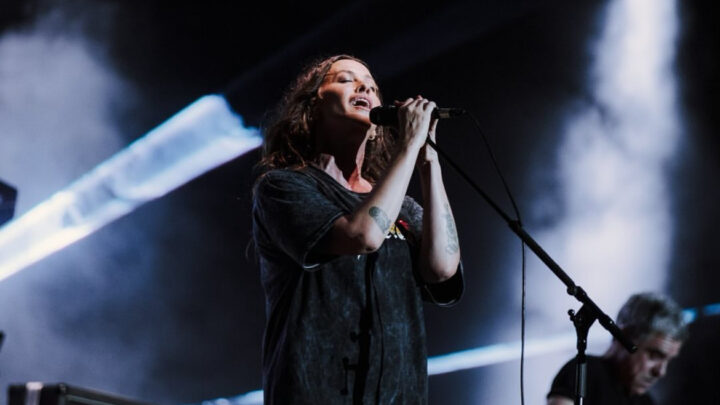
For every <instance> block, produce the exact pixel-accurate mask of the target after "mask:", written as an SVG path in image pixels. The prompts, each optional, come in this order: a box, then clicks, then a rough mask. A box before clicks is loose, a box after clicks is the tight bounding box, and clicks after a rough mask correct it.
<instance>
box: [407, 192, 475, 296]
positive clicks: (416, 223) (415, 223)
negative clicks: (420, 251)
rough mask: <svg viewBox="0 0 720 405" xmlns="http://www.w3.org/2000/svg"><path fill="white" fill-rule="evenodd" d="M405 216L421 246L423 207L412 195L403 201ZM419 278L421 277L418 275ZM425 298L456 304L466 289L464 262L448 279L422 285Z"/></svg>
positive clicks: (415, 240)
mask: <svg viewBox="0 0 720 405" xmlns="http://www.w3.org/2000/svg"><path fill="white" fill-rule="evenodd" d="M402 213H403V216H405V217H406V219H407V222H408V225H409V226H408V228H409V231H410V233H411V234H412V239H411V240H413V241H414V243H416V244H417V245H418V246H417V248H419V246H420V240H421V237H422V217H423V208H422V207H421V206H420V204H418V203H417V201H415V200H414V199H413V198H412V197H409V196H406V197H405V200H404V201H403V210H402ZM418 280H420V277H419V276H418ZM422 287H423V288H422V297H423V300H425V301H428V302H432V303H433V304H435V305H439V306H452V305H455V304H456V303H457V302H458V301H460V298H461V297H462V295H463V292H464V291H465V279H464V274H463V265H462V262H460V263H459V264H458V268H457V271H456V272H455V274H454V275H453V276H452V277H450V278H449V279H448V280H445V281H443V282H442V283H437V284H427V283H424V284H423V286H422Z"/></svg>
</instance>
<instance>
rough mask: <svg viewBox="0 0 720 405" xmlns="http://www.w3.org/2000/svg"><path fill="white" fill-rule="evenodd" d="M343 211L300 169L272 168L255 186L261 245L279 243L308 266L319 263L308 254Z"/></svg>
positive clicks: (305, 266) (308, 267)
mask: <svg viewBox="0 0 720 405" xmlns="http://www.w3.org/2000/svg"><path fill="white" fill-rule="evenodd" d="M344 214H345V212H344V211H343V209H342V208H341V207H339V206H338V205H337V204H335V203H334V202H333V201H331V200H330V199H328V198H327V197H326V196H325V195H324V194H323V193H322V192H321V191H320V189H319V188H318V184H317V181H316V180H314V179H313V178H312V177H310V176H308V175H306V174H304V173H301V172H297V171H291V170H275V171H270V172H268V173H266V174H265V175H264V176H263V177H262V178H260V179H259V180H258V182H257V183H256V185H255V190H254V195H253V221H254V227H255V229H254V232H255V240H256V243H257V245H258V247H259V248H260V249H264V248H266V247H267V245H269V244H271V245H273V246H276V247H277V248H279V249H280V250H282V251H283V252H284V253H285V254H287V255H288V256H289V257H290V258H291V259H292V260H293V261H294V262H296V263H297V264H299V265H300V266H302V267H303V268H305V269H311V268H314V267H316V266H318V265H319V264H320V263H318V262H308V253H309V252H310V251H311V250H312V249H313V247H314V246H315V245H316V244H317V242H318V241H319V240H320V239H321V238H322V237H323V236H324V235H325V233H327V231H328V230H329V229H330V228H331V227H332V225H333V223H334V222H335V220H336V219H337V218H338V217H340V216H342V215H344Z"/></svg>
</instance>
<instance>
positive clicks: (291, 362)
mask: <svg viewBox="0 0 720 405" xmlns="http://www.w3.org/2000/svg"><path fill="white" fill-rule="evenodd" d="M365 196H366V194H360V193H354V192H352V191H349V190H347V189H346V188H344V187H342V186H341V185H340V184H339V183H337V182H336V181H335V180H334V179H332V178H331V177H330V176H329V175H327V174H326V173H324V172H323V171H321V170H319V169H316V168H313V167H307V168H305V169H302V170H273V171H270V172H268V173H266V174H265V175H264V176H263V177H261V178H260V179H259V180H258V182H257V184H256V186H255V193H254V201H253V221H254V223H253V237H254V240H255V244H256V247H257V249H258V252H259V256H260V269H261V281H262V284H263V287H264V289H265V295H266V312H267V326H266V331H265V341H264V348H263V385H264V390H265V404H266V405H271V404H353V403H364V404H371V403H379V404H405V403H412V404H423V403H426V402H427V353H426V348H425V325H424V320H423V310H422V300H423V299H425V300H431V301H432V302H435V303H436V304H438V305H451V304H453V303H455V302H456V301H457V300H458V299H459V298H460V296H461V294H462V290H463V279H462V269H459V270H458V272H457V273H456V275H455V276H454V277H452V278H451V279H449V280H448V281H445V282H443V283H440V284H434V285H426V284H424V283H423V282H422V281H421V280H420V278H419V277H418V275H417V273H416V269H415V266H414V265H413V262H414V260H415V258H416V256H417V249H418V246H419V240H420V236H421V229H422V228H421V227H422V208H421V207H420V206H419V205H418V204H417V203H416V202H415V201H414V200H413V199H412V198H410V197H405V200H404V202H403V206H402V209H401V211H400V215H399V218H398V220H397V221H396V223H395V224H394V225H393V227H391V231H390V232H389V234H388V236H387V238H386V240H385V242H384V243H383V244H382V246H381V247H380V249H378V251H376V252H373V253H371V254H366V255H353V256H335V257H313V256H312V250H313V247H314V246H315V245H316V243H317V242H318V241H319V240H320V239H321V238H322V237H323V236H324V235H325V233H326V232H327V231H328V230H329V229H330V227H331V226H332V224H333V222H334V221H335V220H336V219H337V218H338V217H340V216H342V215H345V214H348V213H350V212H352V211H353V209H354V207H355V206H357V205H358V204H359V203H360V202H361V201H362V199H363V198H364V197H365Z"/></svg>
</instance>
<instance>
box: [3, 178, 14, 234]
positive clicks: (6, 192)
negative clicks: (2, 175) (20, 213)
mask: <svg viewBox="0 0 720 405" xmlns="http://www.w3.org/2000/svg"><path fill="white" fill-rule="evenodd" d="M16 200H17V189H16V188H15V187H12V186H11V185H9V184H7V183H4V182H3V181H2V180H0V226H1V225H2V224H4V223H5V222H7V221H9V220H10V219H11V218H12V217H13V214H14V213H15V201H16Z"/></svg>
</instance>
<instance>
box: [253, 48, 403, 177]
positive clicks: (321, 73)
mask: <svg viewBox="0 0 720 405" xmlns="http://www.w3.org/2000/svg"><path fill="white" fill-rule="evenodd" d="M343 59H349V60H354V61H356V62H358V63H361V64H363V65H365V66H366V67H367V64H366V63H365V62H363V61H362V60H360V59H358V58H356V57H354V56H350V55H335V56H331V57H326V58H320V59H316V60H315V61H313V62H311V63H310V64H309V65H307V66H306V67H305V68H304V69H303V70H302V71H301V72H300V74H299V75H298V77H297V78H296V79H295V82H294V83H293V84H292V85H291V86H290V88H288V89H287V90H286V92H285V95H284V96H283V99H282V100H281V101H280V104H279V105H278V106H277V108H276V111H275V114H274V117H273V118H272V119H271V122H270V124H269V125H268V126H267V128H266V129H265V131H264V132H265V143H264V145H263V157H262V160H261V161H260V162H259V167H260V168H261V169H262V171H266V170H270V169H279V168H294V169H299V168H303V167H305V166H307V165H308V164H309V163H310V162H311V161H313V160H314V159H315V158H316V157H317V154H318V153H317V151H316V150H315V128H314V127H315V120H316V118H317V117H316V111H315V105H316V102H317V100H318V89H319V88H320V85H321V84H322V83H323V80H325V76H326V75H327V73H328V71H329V70H330V68H331V67H332V64H333V63H335V62H337V61H339V60H343ZM378 97H379V98H380V100H382V97H381V96H380V93H379V92H378ZM392 146H393V137H392V136H391V135H390V131H389V130H388V129H386V128H383V127H378V128H377V136H376V137H374V138H373V139H371V140H369V141H368V143H367V145H366V150H365V161H364V163H363V171H364V174H365V176H366V177H367V178H368V179H369V180H370V181H371V182H372V183H375V182H376V181H377V180H378V179H379V177H380V175H381V173H382V172H383V171H384V169H385V166H386V165H387V162H388V161H389V159H390V153H391V150H392Z"/></svg>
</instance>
